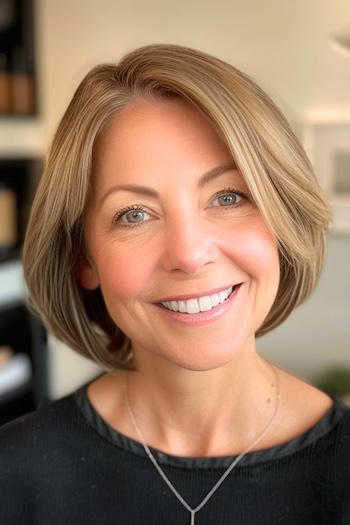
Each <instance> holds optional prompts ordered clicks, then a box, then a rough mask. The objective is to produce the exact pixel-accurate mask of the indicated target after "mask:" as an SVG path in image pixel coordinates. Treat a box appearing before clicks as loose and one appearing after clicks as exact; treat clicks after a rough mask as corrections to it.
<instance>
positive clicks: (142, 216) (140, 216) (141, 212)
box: [113, 205, 149, 226]
mask: <svg viewBox="0 0 350 525" xmlns="http://www.w3.org/2000/svg"><path fill="white" fill-rule="evenodd" d="M147 215H149V214H148V213H147V212H146V210H145V209H144V208H143V207H142V206H139V205H135V206H128V207H127V208H124V209H122V210H120V211H118V212H117V213H116V215H115V216H114V218H113V223H114V224H121V225H122V226H134V225H135V226H136V225H137V224H140V223H143V222H144V221H145V220H146V219H147V217H146V216H147Z"/></svg>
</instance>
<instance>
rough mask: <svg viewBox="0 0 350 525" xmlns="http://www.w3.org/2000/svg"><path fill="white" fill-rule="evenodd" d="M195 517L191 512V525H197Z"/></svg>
mask: <svg viewBox="0 0 350 525" xmlns="http://www.w3.org/2000/svg"><path fill="white" fill-rule="evenodd" d="M194 515H195V512H191V523H190V525H195V523H194Z"/></svg>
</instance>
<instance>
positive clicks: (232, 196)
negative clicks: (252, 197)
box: [214, 188, 247, 207]
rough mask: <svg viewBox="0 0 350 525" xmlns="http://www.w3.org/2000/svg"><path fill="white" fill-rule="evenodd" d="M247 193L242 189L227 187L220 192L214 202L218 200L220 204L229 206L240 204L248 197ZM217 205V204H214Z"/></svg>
mask: <svg viewBox="0 0 350 525" xmlns="http://www.w3.org/2000/svg"><path fill="white" fill-rule="evenodd" d="M246 198H247V195H246V194H245V193H243V192H241V191H237V190H235V189H234V188H225V189H224V190H222V191H220V192H218V193H217V194H216V196H215V198H214V202H215V201H218V203H219V206H222V207H225V206H226V207H228V206H235V205H236V204H239V203H240V202H241V201H242V200H243V199H246ZM214 206H215V205H214Z"/></svg>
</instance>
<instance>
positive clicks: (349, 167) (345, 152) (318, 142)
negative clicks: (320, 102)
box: [304, 117, 350, 233]
mask: <svg viewBox="0 0 350 525" xmlns="http://www.w3.org/2000/svg"><path fill="white" fill-rule="evenodd" d="M304 138H305V144H304V145H305V150H306V152H307V153H308V156H309V158H310V160H311V162H312V165H313V167H314V171H315V174H316V176H317V177H318V179H319V181H320V183H321V185H322V186H323V188H324V189H325V191H326V194H327V196H328V198H329V201H330V203H331V206H332V212H333V220H332V224H331V227H330V229H331V231H335V232H341V233H350V117H349V118H346V119H344V118H343V119H339V118H338V119H331V118H327V119H316V120H311V121H310V120H309V121H307V122H306V126H305V136H304Z"/></svg>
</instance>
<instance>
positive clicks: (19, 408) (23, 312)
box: [0, 157, 48, 425]
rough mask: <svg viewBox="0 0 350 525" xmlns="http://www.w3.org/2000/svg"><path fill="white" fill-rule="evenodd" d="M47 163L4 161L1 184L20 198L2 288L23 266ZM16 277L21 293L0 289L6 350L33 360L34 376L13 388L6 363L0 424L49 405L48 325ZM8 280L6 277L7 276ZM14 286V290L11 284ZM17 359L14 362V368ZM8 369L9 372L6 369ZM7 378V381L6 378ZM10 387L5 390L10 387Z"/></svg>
mask: <svg viewBox="0 0 350 525" xmlns="http://www.w3.org/2000/svg"><path fill="white" fill-rule="evenodd" d="M41 169H42V163H41V161H40V160H38V159H34V158H27V157H26V158H18V157H16V158H6V159H0V185H1V184H3V187H7V188H11V191H12V192H13V193H14V194H15V195H16V221H15V222H16V227H17V232H16V243H15V244H14V245H13V246H12V247H10V249H8V250H4V249H3V250H2V251H1V250H0V254H1V257H0V284H1V282H3V287H4V284H6V285H8V283H7V282H4V281H2V280H1V275H2V272H5V271H6V269H10V270H11V268H12V267H13V268H17V269H18V268H20V267H21V262H20V256H21V249H22V244H23V240H24V235H25V230H26V225H27V222H28V218H29V213H30V207H31V203H32V199H33V196H34V193H35V189H36V186H37V183H38V180H39V177H40V173H41ZM17 274H18V275H19V272H17V273H14V274H13V275H15V278H14V279H15V283H14V284H15V285H16V286H15V287H14V288H15V289H16V291H15V292H14V294H13V297H12V296H11V286H10V293H9V290H7V292H6V293H5V291H4V289H3V290H2V289H1V286H0V347H7V348H10V349H11V351H12V352H13V357H14V358H17V361H18V356H22V359H24V357H23V356H25V359H26V360H27V362H28V361H29V362H30V367H31V374H30V376H28V377H26V376H25V375H24V376H23V377H24V380H23V382H22V383H19V382H18V383H17V384H16V382H14V385H16V386H14V387H13V388H11V387H8V386H7V385H8V382H9V379H8V378H9V377H11V373H10V367H9V365H10V361H11V360H10V361H7V362H5V363H4V364H2V365H0V425H2V424H4V423H6V422H8V421H10V420H12V419H15V418H17V417H20V416H22V415H24V414H26V413H28V412H31V411H33V410H35V409H36V408H38V407H39V406H41V405H43V404H45V403H46V402H47V401H48V387H47V335H46V330H45V329H44V327H43V325H42V324H41V322H40V321H39V319H37V318H36V317H35V316H34V315H33V314H32V313H31V312H30V311H29V310H28V308H27V306H26V297H25V292H24V287H23V294H21V293H19V292H18V290H20V289H21V287H20V286H19V283H18V282H17V281H18V280H19V277H17ZM5 281H6V278H5ZM7 287H8V286H7ZM13 363H14V361H12V364H13ZM6 367H7V368H6ZM2 379H3V383H1V380H2ZM4 385H5V386H4Z"/></svg>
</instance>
